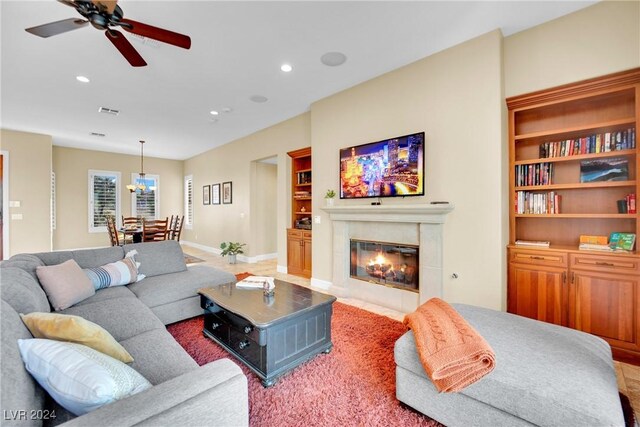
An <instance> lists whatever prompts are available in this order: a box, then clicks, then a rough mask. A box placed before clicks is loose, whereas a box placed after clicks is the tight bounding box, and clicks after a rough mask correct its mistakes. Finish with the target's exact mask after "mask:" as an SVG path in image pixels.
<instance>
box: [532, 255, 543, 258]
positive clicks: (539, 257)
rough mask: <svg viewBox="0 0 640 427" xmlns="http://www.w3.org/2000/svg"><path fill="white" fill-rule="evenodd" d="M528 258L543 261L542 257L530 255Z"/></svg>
mask: <svg viewBox="0 0 640 427" xmlns="http://www.w3.org/2000/svg"><path fill="white" fill-rule="evenodd" d="M529 258H531V259H544V257H543V256H534V255H531V256H530V257H529Z"/></svg>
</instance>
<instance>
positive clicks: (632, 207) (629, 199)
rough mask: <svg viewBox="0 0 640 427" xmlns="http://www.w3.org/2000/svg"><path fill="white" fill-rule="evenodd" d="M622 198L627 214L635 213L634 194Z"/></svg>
mask: <svg viewBox="0 0 640 427" xmlns="http://www.w3.org/2000/svg"><path fill="white" fill-rule="evenodd" d="M624 198H625V200H626V201H627V213H630V214H634V213H636V193H631V194H627V195H626V196H625V197H624Z"/></svg>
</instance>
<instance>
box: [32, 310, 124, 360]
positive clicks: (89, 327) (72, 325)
mask: <svg viewBox="0 0 640 427" xmlns="http://www.w3.org/2000/svg"><path fill="white" fill-rule="evenodd" d="M20 317H22V321H23V322H24V324H25V325H27V328H29V331H31V335H33V336H34V337H35V338H48V339H51V340H57V341H69V342H74V343H77V344H83V345H86V346H87V347H91V348H92V349H94V350H98V351H99V352H100V353H104V354H106V355H108V356H111V357H113V358H114V359H117V360H119V361H121V362H124V363H131V362H133V357H131V355H130V354H129V352H128V351H127V350H125V348H124V347H123V346H122V345H120V343H119V342H118V341H116V340H115V338H113V336H111V334H110V333H109V332H107V331H106V330H105V329H104V328H102V327H101V326H99V325H96V324H95V323H93V322H90V321H88V320H86V319H83V318H82V317H79V316H71V315H68V314H58V313H37V312H36V313H29V314H21V315H20Z"/></svg>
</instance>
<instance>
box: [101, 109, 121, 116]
mask: <svg viewBox="0 0 640 427" xmlns="http://www.w3.org/2000/svg"><path fill="white" fill-rule="evenodd" d="M98 112H99V113H105V114H112V115H114V116H117V115H118V114H120V110H114V109H113V108H107V107H100V108H98Z"/></svg>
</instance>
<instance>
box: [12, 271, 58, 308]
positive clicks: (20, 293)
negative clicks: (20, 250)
mask: <svg viewBox="0 0 640 427" xmlns="http://www.w3.org/2000/svg"><path fill="white" fill-rule="evenodd" d="M0 289H2V292H1V293H0V295H1V296H2V299H3V300H4V301H6V302H7V303H9V305H11V307H13V309H14V310H15V311H17V312H18V313H31V312H32V311H41V312H48V311H51V307H50V306H49V300H48V299H47V295H46V294H45V293H44V291H43V290H42V288H41V287H40V284H39V283H38V282H37V281H36V279H34V278H33V277H31V275H30V274H29V273H27V272H26V271H24V270H22V269H20V268H16V267H3V268H0Z"/></svg>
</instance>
